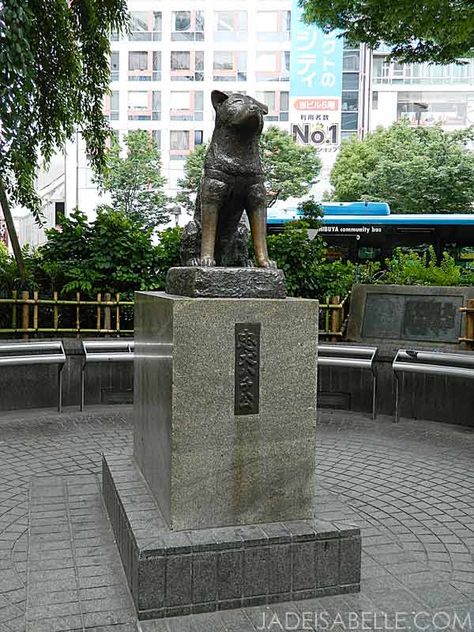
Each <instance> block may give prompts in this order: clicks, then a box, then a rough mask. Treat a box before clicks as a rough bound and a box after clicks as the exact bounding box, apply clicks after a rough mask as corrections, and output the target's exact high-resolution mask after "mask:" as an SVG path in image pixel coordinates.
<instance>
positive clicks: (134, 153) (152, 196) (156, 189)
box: [99, 130, 169, 228]
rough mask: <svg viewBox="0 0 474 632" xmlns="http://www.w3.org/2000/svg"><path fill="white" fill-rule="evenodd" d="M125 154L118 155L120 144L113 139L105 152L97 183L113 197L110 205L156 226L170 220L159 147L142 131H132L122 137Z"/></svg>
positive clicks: (151, 226) (151, 225) (148, 225)
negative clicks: (104, 159)
mask: <svg viewBox="0 0 474 632" xmlns="http://www.w3.org/2000/svg"><path fill="white" fill-rule="evenodd" d="M124 142H125V146H126V149H127V154H126V156H123V157H122V156H121V146H120V143H119V141H118V140H117V139H116V138H113V140H112V144H111V146H110V148H109V149H108V150H107V152H106V169H105V171H104V173H103V176H100V177H99V182H100V184H101V185H102V188H103V189H104V190H105V191H109V192H110V194H111V196H112V206H113V208H114V209H116V210H118V211H123V212H124V213H125V214H126V215H129V216H130V217H132V218H135V219H137V220H141V221H143V223H144V224H145V226H147V227H149V228H155V227H156V226H158V225H159V224H165V223H166V222H168V221H169V215H168V214H167V213H166V210H165V208H164V207H165V205H166V203H167V201H168V198H167V197H166V195H165V193H164V191H163V185H164V184H165V181H166V178H164V177H163V176H162V175H161V156H160V152H159V149H158V147H157V145H156V143H155V141H154V140H153V139H152V137H151V136H150V135H149V133H148V132H146V131H145V130H135V131H133V132H130V133H129V134H127V135H126V136H125V138H124Z"/></svg>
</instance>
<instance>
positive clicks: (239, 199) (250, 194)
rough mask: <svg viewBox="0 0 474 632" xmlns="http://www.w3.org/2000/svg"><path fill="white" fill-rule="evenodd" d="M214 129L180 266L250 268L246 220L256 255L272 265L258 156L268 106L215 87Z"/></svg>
mask: <svg viewBox="0 0 474 632" xmlns="http://www.w3.org/2000/svg"><path fill="white" fill-rule="evenodd" d="M211 99H212V105H213V106H214V109H215V111H216V123H215V128H214V133H213V135H212V139H211V142H210V145H209V149H208V150H207V153H206V157H205V159H204V173H203V176H202V178H201V184H200V187H199V191H198V194H197V199H196V207H195V213H194V220H193V221H192V222H190V223H189V224H188V225H187V226H186V228H185V230H184V234H183V241H182V244H181V258H182V263H183V265H187V266H189V265H193V266H214V265H218V266H250V265H252V263H251V261H250V258H249V255H248V247H247V237H248V230H247V228H246V225H245V223H244V221H242V219H243V218H242V214H243V212H244V211H246V213H247V217H248V219H249V223H250V230H251V234H252V241H253V247H254V251H255V259H256V263H257V265H258V266H260V267H263V268H274V267H276V265H275V263H274V262H273V261H270V260H269V258H268V252H267V242H266V223H267V222H266V219H267V205H266V193H265V187H264V181H263V171H262V164H261V162H260V154H259V146H258V143H259V138H260V134H261V133H262V129H263V115H264V114H267V112H268V108H267V106H266V105H264V104H263V103H259V102H258V101H256V100H255V99H252V97H248V96H245V95H243V94H237V93H234V94H226V93H224V92H220V91H219V90H214V91H213V92H212V94H211Z"/></svg>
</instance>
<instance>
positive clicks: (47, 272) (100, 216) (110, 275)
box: [34, 207, 157, 295]
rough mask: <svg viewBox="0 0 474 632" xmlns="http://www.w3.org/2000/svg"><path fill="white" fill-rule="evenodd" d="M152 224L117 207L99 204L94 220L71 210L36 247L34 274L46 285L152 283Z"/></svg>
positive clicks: (126, 287) (116, 288)
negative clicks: (138, 219)
mask: <svg viewBox="0 0 474 632" xmlns="http://www.w3.org/2000/svg"><path fill="white" fill-rule="evenodd" d="M151 233H152V231H151V229H147V228H145V227H144V225H143V223H141V222H139V221H137V220H135V219H133V218H131V217H128V216H127V215H125V214H124V213H123V212H121V211H117V210H114V209H110V208H107V207H102V208H99V209H98V213H97V218H96V220H95V222H92V223H89V222H88V220H87V217H86V216H85V215H84V214H83V213H81V212H80V211H79V210H76V211H75V212H74V213H73V214H72V215H71V216H70V217H63V218H62V220H61V224H60V227H59V228H53V229H50V230H48V231H47V235H48V241H47V242H46V244H44V245H43V246H40V247H39V248H38V249H37V250H36V251H35V271H34V274H35V278H36V280H37V282H38V284H39V285H40V286H41V287H42V288H45V289H49V291H59V292H61V293H62V294H67V293H70V292H75V291H80V292H84V293H86V294H90V295H94V294H96V293H97V292H110V293H112V294H114V293H116V292H120V293H122V294H125V295H127V294H129V295H132V294H133V292H134V291H135V290H144V289H151V288H153V289H154V286H155V279H156V275H157V261H156V247H155V246H153V244H152V241H151Z"/></svg>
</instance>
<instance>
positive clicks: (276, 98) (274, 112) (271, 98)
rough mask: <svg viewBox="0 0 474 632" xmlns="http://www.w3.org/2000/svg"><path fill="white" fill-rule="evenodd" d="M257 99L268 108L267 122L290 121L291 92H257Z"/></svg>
mask: <svg viewBox="0 0 474 632" xmlns="http://www.w3.org/2000/svg"><path fill="white" fill-rule="evenodd" d="M255 98H256V99H257V100H258V101H260V102H261V103H265V105H267V106H268V114H267V115H266V116H265V117H264V118H265V120H266V121H288V110H289V100H290V99H289V92H274V91H264V92H257V93H256V95H255Z"/></svg>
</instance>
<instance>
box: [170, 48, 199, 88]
mask: <svg viewBox="0 0 474 632" xmlns="http://www.w3.org/2000/svg"><path fill="white" fill-rule="evenodd" d="M171 81H204V51H173V52H172V53H171Z"/></svg>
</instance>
